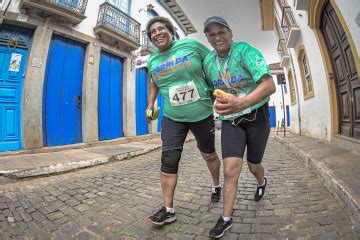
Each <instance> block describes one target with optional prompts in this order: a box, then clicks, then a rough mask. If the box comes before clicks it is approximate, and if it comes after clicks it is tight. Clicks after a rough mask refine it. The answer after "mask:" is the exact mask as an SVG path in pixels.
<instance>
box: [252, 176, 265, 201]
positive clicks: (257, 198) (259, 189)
mask: <svg viewBox="0 0 360 240" xmlns="http://www.w3.org/2000/svg"><path fill="white" fill-rule="evenodd" d="M264 181H265V184H264V185H263V186H259V185H258V186H257V189H256V193H255V196H254V200H255V202H258V201H260V200H261V199H262V197H263V196H264V194H265V187H266V184H267V179H266V177H264Z"/></svg>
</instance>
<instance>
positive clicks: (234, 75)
mask: <svg viewBox="0 0 360 240" xmlns="http://www.w3.org/2000/svg"><path fill="white" fill-rule="evenodd" d="M216 56H217V54H216V51H215V50H214V51H212V52H211V53H209V54H208V55H207V56H206V58H205V60H204V62H203V68H204V71H205V74H206V76H207V78H209V79H210V80H211V82H212V84H213V86H214V87H215V88H217V89H221V90H223V91H225V92H229V88H228V87H227V86H226V84H225V83H224V82H223V81H222V79H224V77H225V76H224V75H225V74H224V66H225V63H226V62H227V69H226V80H227V82H228V83H229V85H230V86H231V87H232V88H236V89H237V91H238V93H239V97H242V96H245V95H248V94H249V93H251V92H252V91H253V90H254V89H255V88H256V87H257V85H258V82H259V80H260V79H261V78H262V77H263V76H264V75H268V76H271V73H270V70H269V68H268V66H267V64H266V62H265V60H264V57H263V56H262V54H261V53H260V52H259V51H258V50H257V49H256V48H254V47H252V46H250V45H249V44H247V43H244V42H233V43H232V44H231V54H230V56H229V57H228V58H226V57H225V58H223V59H219V67H220V72H219V69H218V65H217V61H216ZM269 99H270V98H269V97H268V98H266V99H264V100H263V101H261V102H259V103H257V104H255V105H253V106H251V107H250V109H248V110H249V111H250V110H255V109H257V108H259V107H261V106H262V105H264V104H265V103H266V102H268V101H269ZM234 115H235V116H233V117H231V116H230V117H229V116H221V115H220V119H222V120H232V119H234V118H236V117H239V116H240V114H234Z"/></svg>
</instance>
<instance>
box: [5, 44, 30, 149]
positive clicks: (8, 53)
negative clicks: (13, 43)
mask: <svg viewBox="0 0 360 240" xmlns="http://www.w3.org/2000/svg"><path fill="white" fill-rule="evenodd" d="M27 55H28V51H27V50H25V49H20V48H15V49H12V50H11V49H9V48H8V47H7V46H0V151H8V150H18V149H21V148H22V135H21V96H22V85H23V75H24V71H25V64H26V59H27Z"/></svg>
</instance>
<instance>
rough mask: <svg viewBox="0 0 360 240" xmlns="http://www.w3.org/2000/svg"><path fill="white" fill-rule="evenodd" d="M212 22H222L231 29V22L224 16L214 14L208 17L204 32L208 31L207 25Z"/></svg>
mask: <svg viewBox="0 0 360 240" xmlns="http://www.w3.org/2000/svg"><path fill="white" fill-rule="evenodd" d="M211 23H218V24H221V25H223V26H224V27H227V28H228V29H230V26H229V24H228V23H227V21H226V20H225V19H224V18H222V17H218V16H213V17H209V18H208V19H206V21H205V23H204V32H206V29H207V27H208V26H209V24H211Z"/></svg>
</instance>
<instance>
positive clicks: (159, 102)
mask: <svg viewBox="0 0 360 240" xmlns="http://www.w3.org/2000/svg"><path fill="white" fill-rule="evenodd" d="M157 105H158V108H160V115H159V118H158V126H157V130H158V132H161V128H162V127H161V123H162V120H163V118H164V97H163V95H161V93H160V92H159V95H158V97H157Z"/></svg>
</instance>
